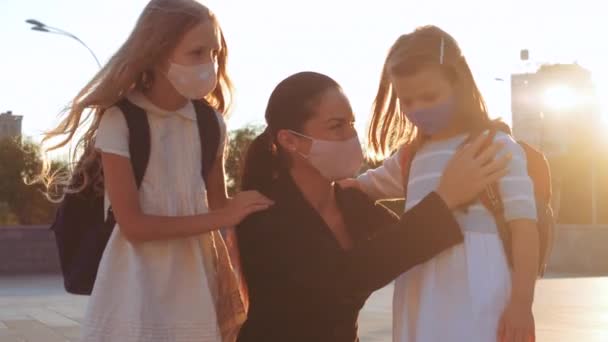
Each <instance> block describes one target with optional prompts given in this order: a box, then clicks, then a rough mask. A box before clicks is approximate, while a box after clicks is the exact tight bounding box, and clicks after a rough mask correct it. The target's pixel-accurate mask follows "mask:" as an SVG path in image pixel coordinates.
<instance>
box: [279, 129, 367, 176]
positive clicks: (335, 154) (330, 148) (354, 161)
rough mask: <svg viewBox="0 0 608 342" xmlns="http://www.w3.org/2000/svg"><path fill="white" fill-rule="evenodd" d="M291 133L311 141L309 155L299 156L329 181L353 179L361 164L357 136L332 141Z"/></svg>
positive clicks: (360, 152) (361, 153)
mask: <svg viewBox="0 0 608 342" xmlns="http://www.w3.org/2000/svg"><path fill="white" fill-rule="evenodd" d="M291 132H292V133H294V134H295V135H298V136H301V137H303V138H306V139H309V140H310V141H312V145H311V147H310V153H309V154H308V155H304V154H301V153H300V155H301V156H302V157H304V158H306V159H308V161H309V162H310V164H312V166H314V167H315V168H316V169H317V170H319V172H320V173H321V175H323V177H325V178H327V179H328V180H330V181H337V180H341V179H345V178H350V177H354V176H355V175H356V173H357V171H359V169H360V168H361V165H362V164H363V150H362V149H361V143H360V142H359V137H358V136H357V135H355V136H354V137H352V138H350V139H346V140H341V141H332V140H318V139H314V138H311V137H309V136H307V135H304V134H301V133H298V132H294V131H291Z"/></svg>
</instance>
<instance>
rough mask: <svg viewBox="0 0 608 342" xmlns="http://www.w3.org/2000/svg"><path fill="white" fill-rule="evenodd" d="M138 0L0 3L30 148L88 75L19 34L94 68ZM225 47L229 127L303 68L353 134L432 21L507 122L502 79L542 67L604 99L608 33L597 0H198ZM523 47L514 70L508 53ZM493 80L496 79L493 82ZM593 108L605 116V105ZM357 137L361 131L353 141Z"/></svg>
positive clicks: (3, 68) (128, 22)
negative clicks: (323, 77)
mask: <svg viewBox="0 0 608 342" xmlns="http://www.w3.org/2000/svg"><path fill="white" fill-rule="evenodd" d="M147 2H148V1H146V0H104V1H99V0H95V1H94V0H0V44H1V45H0V46H1V49H0V112H5V111H7V110H12V111H13V113H14V114H18V115H23V116H24V121H23V130H24V134H25V135H27V136H30V137H32V138H34V139H35V140H38V139H39V138H40V134H41V132H43V131H45V130H48V129H50V128H52V127H53V126H54V124H56V123H57V122H58V115H59V113H60V112H61V110H62V109H63V108H64V106H65V105H67V104H68V102H69V101H70V99H71V98H73V97H74V95H75V94H76V93H77V92H78V91H79V90H80V89H81V88H82V87H83V86H84V85H85V83H86V82H87V81H88V80H89V79H90V78H91V77H92V76H93V75H94V73H95V72H96V70H97V65H96V64H95V60H94V59H93V58H92V57H91V55H90V54H89V52H88V51H87V50H86V49H85V48H84V47H83V46H81V45H79V44H78V43H77V42H76V41H74V40H71V39H69V38H66V37H63V36H59V35H52V34H48V33H42V32H35V31H31V30H30V29H29V25H27V24H26V23H25V22H24V21H25V20H26V19H37V20H39V21H42V22H44V23H45V24H47V25H49V26H54V27H58V28H61V29H63V30H66V31H69V32H71V33H73V34H75V35H76V36H78V37H79V38H80V39H82V40H83V41H84V42H86V44H87V45H88V46H89V47H90V48H91V49H92V50H93V51H94V52H95V54H96V55H97V56H98V58H99V59H100V60H101V62H102V63H105V62H106V61H107V60H108V59H109V58H110V57H111V56H112V54H113V53H114V52H115V51H116V50H117V49H118V47H119V46H120V45H121V44H122V43H123V42H124V41H125V39H126V38H127V36H128V35H129V33H130V32H131V30H132V28H133V25H134V24H135V21H136V19H137V17H138V16H139V14H140V12H141V10H142V9H143V7H144V6H145V5H146V3H147ZM203 3H204V4H206V5H207V6H209V7H210V8H211V9H212V10H213V11H214V12H215V13H216V14H217V16H218V18H219V21H220V24H221V26H222V29H223V30H224V33H225V35H226V39H227V42H228V46H229V50H230V57H229V64H228V68H229V69H228V70H229V73H230V74H231V77H232V78H233V80H234V82H235V85H236V90H237V93H236V103H235V107H234V111H233V113H232V115H231V117H230V118H229V120H228V125H229V128H232V129H234V128H238V127H240V126H243V125H246V124H249V123H254V124H261V123H263V115H264V109H265V105H266V102H267V100H268V96H269V95H270V93H271V91H272V89H273V88H274V87H275V86H276V84H277V83H278V82H280V81H281V80H282V79H283V78H285V77H287V76H289V75H290V74H293V73H296V72H299V71H304V70H312V71H318V72H322V73H325V74H327V75H329V76H331V77H333V78H334V79H336V80H337V81H338V82H339V83H340V84H341V85H342V87H343V89H344V90H345V92H346V94H347V96H348V97H349V98H350V100H351V103H352V105H353V108H354V110H355V114H356V118H357V128H358V129H359V131H360V133H363V132H364V130H365V129H366V127H367V123H368V120H369V113H370V108H371V104H372V101H373V98H374V95H375V91H376V89H377V86H378V81H379V78H380V70H381V68H382V65H383V62H384V58H385V56H386V53H387V51H388V49H389V47H390V46H391V44H392V43H393V42H394V40H395V39H396V38H397V37H398V36H399V35H401V34H404V33H408V32H410V31H412V30H413V29H414V28H415V27H417V26H420V25H425V24H434V25H438V26H440V27H441V28H443V29H444V30H446V31H447V32H449V33H450V34H451V35H453V36H454V37H455V38H456V40H457V41H458V42H459V43H460V45H461V48H462V50H463V53H464V55H465V57H466V58H467V60H468V62H469V64H470V66H471V69H472V70H473V73H474V75H475V79H476V81H477V82H478V85H479V87H480V88H481V90H482V93H483V94H484V96H485V97H486V100H487V102H488V105H489V108H490V111H491V115H492V116H493V117H502V118H504V119H505V120H507V121H510V119H511V113H510V83H509V77H510V74H512V73H514V72H521V71H523V70H531V69H533V68H535V66H537V65H539V64H540V63H544V62H562V63H571V62H575V61H576V62H578V63H579V64H581V65H583V66H584V67H587V68H589V69H590V70H591V71H592V72H593V75H594V78H595V79H596V83H597V85H598V87H599V93H600V95H601V96H602V98H608V66H606V63H605V61H606V60H608V44H605V39H604V38H603V33H605V32H608V20H606V18H605V11H604V10H603V6H604V5H603V4H602V3H603V1H599V0H576V1H574V0H535V1H532V0H510V1H504V0H502V1H494V0H459V1H453V0H424V1H410V0H375V1H357V0H307V1H301V0H256V1H251V0H208V1H203ZM521 49H529V50H530V56H531V59H532V62H529V63H527V64H523V63H522V62H521V61H520V60H519V51H520V50H521ZM496 78H502V79H504V81H503V82H500V81H496V80H495V79H496ZM604 108H608V106H605V107H604ZM361 135H363V134H361Z"/></svg>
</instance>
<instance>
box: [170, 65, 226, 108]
mask: <svg viewBox="0 0 608 342" xmlns="http://www.w3.org/2000/svg"><path fill="white" fill-rule="evenodd" d="M167 79H168V80H169V82H171V84H172V85H173V88H175V90H177V92H178V93H180V94H181V95H182V96H183V97H185V98H188V99H190V100H199V99H202V98H203V97H205V96H207V95H209V93H211V92H212V91H213V89H215V85H216V83H217V73H216V71H215V63H207V64H198V65H191V66H186V65H181V64H175V63H171V65H170V66H169V71H168V72H167Z"/></svg>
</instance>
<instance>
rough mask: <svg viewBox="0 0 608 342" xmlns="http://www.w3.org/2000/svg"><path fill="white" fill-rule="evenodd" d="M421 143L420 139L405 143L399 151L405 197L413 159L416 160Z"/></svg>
mask: <svg viewBox="0 0 608 342" xmlns="http://www.w3.org/2000/svg"><path fill="white" fill-rule="evenodd" d="M420 145H421V142H420V141H419V140H414V141H411V142H408V143H406V144H405V145H403V146H402V147H401V150H400V151H399V153H400V155H399V165H400V166H401V180H402V182H403V197H407V185H408V183H409V179H410V170H411V169H412V161H413V160H414V157H415V156H416V152H418V149H419V148H420Z"/></svg>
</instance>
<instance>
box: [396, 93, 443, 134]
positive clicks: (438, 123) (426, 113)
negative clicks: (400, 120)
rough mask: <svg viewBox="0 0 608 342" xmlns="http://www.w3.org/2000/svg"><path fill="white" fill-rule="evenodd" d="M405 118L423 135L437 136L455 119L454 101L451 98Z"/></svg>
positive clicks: (409, 114) (408, 114) (413, 112)
mask: <svg viewBox="0 0 608 342" xmlns="http://www.w3.org/2000/svg"><path fill="white" fill-rule="evenodd" d="M405 116H406V117H407V118H408V120H410V121H411V122H412V123H413V124H414V125H415V126H416V127H418V129H419V130H420V132H421V133H422V134H425V135H435V134H437V133H439V132H441V131H443V130H444V129H446V128H447V127H448V126H449V125H450V123H451V121H452V118H453V117H454V99H453V98H449V99H447V100H446V101H444V102H442V103H440V104H437V105H435V106H433V107H428V108H423V109H418V110H414V111H412V112H410V113H406V114H405Z"/></svg>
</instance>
